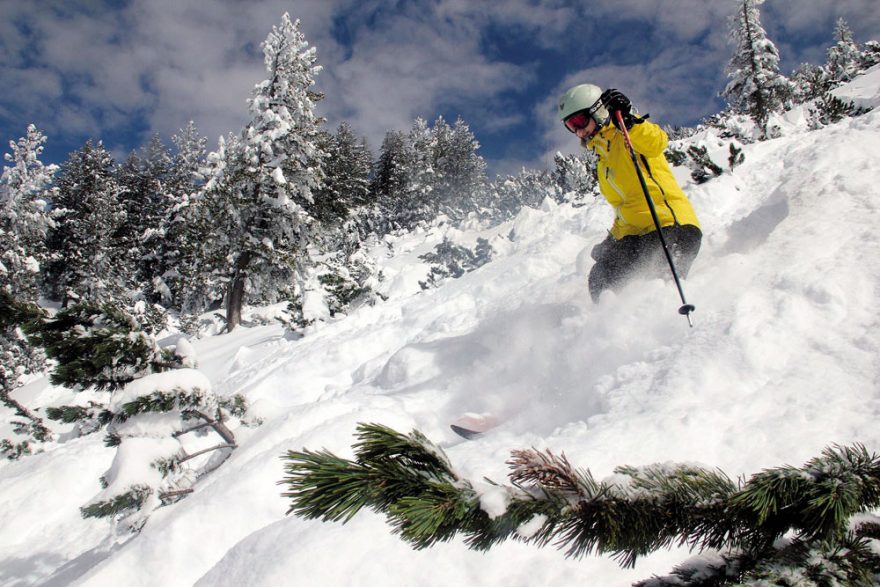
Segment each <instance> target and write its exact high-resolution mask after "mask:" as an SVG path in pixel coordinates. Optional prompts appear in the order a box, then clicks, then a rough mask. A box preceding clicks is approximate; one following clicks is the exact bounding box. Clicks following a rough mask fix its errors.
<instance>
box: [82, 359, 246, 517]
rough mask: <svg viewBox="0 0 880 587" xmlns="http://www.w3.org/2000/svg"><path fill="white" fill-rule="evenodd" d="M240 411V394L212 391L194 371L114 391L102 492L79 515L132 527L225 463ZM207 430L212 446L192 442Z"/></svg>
mask: <svg viewBox="0 0 880 587" xmlns="http://www.w3.org/2000/svg"><path fill="white" fill-rule="evenodd" d="M246 412H247V404H246V402H245V400H244V398H243V397H242V396H240V395H236V396H232V397H229V398H221V397H219V396H217V395H216V394H215V393H213V391H212V390H211V384H210V381H209V380H208V379H207V377H205V376H204V374H202V373H201V372H200V371H197V370H195V369H179V370H175V371H168V372H164V373H156V374H153V375H148V376H146V377H143V378H140V379H137V380H135V381H132V382H131V383H129V384H128V385H126V386H125V387H124V388H122V389H120V390H118V391H116V392H114V394H113V396H112V397H111V399H110V403H109V407H108V410H107V420H108V422H109V425H108V433H107V437H106V443H107V445H108V446H115V447H117V449H116V456H115V457H114V459H113V464H112V466H111V467H110V468H109V469H108V470H107V472H106V473H105V474H104V475H103V476H102V477H101V480H100V481H101V487H102V489H103V490H102V491H101V492H100V493H99V494H98V495H96V496H95V497H94V498H92V500H91V501H90V502H89V503H87V504H86V505H84V506H83V507H82V508H80V511H81V513H82V515H83V517H86V518H90V517H94V518H97V517H113V518H114V520H116V521H121V522H122V523H124V524H125V525H126V526H127V527H128V528H129V529H130V530H132V531H138V530H139V529H140V528H141V527H142V526H143V524H144V523H145V522H146V520H147V518H148V516H149V515H150V513H151V512H152V511H153V510H154V509H155V508H157V507H160V506H163V505H169V504H171V503H174V502H176V501H178V500H180V499H181V498H183V497H185V496H186V495H188V494H190V493H192V491H193V489H192V488H193V485H195V483H196V482H197V481H198V480H199V479H200V478H202V477H204V476H205V475H207V474H209V473H211V472H212V471H214V470H215V469H217V468H218V467H220V465H222V464H223V463H224V461H225V460H226V459H227V458H228V457H229V455H230V454H231V453H232V451H233V450H234V449H235V448H236V447H237V445H236V441H235V435H234V434H233V432H232V430H231V429H230V427H229V426H228V424H227V423H228V422H229V421H230V419H231V418H237V419H241V418H245V416H246ZM245 423H246V424H258V422H256V421H254V422H245ZM207 433H213V435H214V436H215V438H216V441H214V444H212V445H210V446H208V447H206V448H205V447H204V444H205V443H204V442H203V441H199V440H197V439H196V442H192V441H193V440H194V439H195V437H197V436H202V437H203V436H205V435H206V434H207Z"/></svg>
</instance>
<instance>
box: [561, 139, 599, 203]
mask: <svg viewBox="0 0 880 587" xmlns="http://www.w3.org/2000/svg"><path fill="white" fill-rule="evenodd" d="M553 163H554V169H553V181H554V182H555V183H556V185H558V186H559V189H560V191H561V195H562V197H563V198H568V197H569V196H566V194H571V196H570V199H573V200H583V199H584V198H585V197H586V196H587V195H592V196H597V195H599V193H598V191H597V190H598V186H599V184H598V178H597V177H596V155H595V153H593V151H585V152H584V154H582V155H563V154H562V153H559V152H557V153H556V155H555V156H554V157H553Z"/></svg>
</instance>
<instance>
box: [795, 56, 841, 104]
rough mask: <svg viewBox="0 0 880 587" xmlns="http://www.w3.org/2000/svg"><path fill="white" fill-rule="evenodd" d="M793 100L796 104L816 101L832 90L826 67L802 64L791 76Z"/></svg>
mask: <svg viewBox="0 0 880 587" xmlns="http://www.w3.org/2000/svg"><path fill="white" fill-rule="evenodd" d="M791 83H792V99H793V100H794V102H795V103H796V104H803V103H804V102H809V101H810V100H815V99H817V98H819V97H820V96H822V95H824V94H825V93H826V92H827V91H828V90H830V89H831V86H832V83H831V81H830V80H829V78H828V74H827V73H826V71H825V68H824V67H821V66H819V65H815V64H812V63H802V64H800V65H799V66H798V68H797V69H795V70H794V71H793V72H792V74H791Z"/></svg>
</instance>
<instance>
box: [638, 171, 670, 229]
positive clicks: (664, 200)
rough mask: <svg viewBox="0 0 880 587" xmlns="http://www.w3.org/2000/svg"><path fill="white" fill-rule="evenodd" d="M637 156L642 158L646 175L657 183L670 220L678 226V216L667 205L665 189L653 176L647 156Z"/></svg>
mask: <svg viewBox="0 0 880 587" xmlns="http://www.w3.org/2000/svg"><path fill="white" fill-rule="evenodd" d="M639 157H641V158H642V163H644V164H645V169H647V170H648V175H649V176H650V177H651V181H653V182H654V183H655V184H656V185H657V187H658V188H659V189H660V193H661V194H663V203H664V204H666V208H667V209H668V210H669V213H670V214H671V215H672V221H673V222H675V224H676V226H678V218H677V217H676V216H675V210H673V209H672V206H670V205H669V200H667V199H666V190H664V189H663V186H662V185H660V182H659V181H657V178H655V177H654V172H653V171H651V166H650V165H649V164H648V158H647V157H645V156H644V155H639Z"/></svg>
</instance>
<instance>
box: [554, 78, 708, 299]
mask: <svg viewBox="0 0 880 587" xmlns="http://www.w3.org/2000/svg"><path fill="white" fill-rule="evenodd" d="M614 112H620V113H621V115H622V117H623V122H624V124H625V125H626V128H627V130H628V132H629V135H630V139H631V142H632V147H633V149H634V150H635V153H636V155H637V157H638V160H639V165H640V166H641V169H642V174H643V175H644V178H645V183H646V184H647V188H648V192H649V193H650V195H651V199H652V200H653V201H654V205H655V208H656V211H657V216H658V219H659V221H660V226H661V227H662V230H663V236H664V238H665V240H666V244H667V246H668V247H669V250H670V253H671V254H672V258H673V259H674V261H675V267H676V269H677V270H678V272H679V274H680V275H681V276H682V277H686V276H687V274H688V270H689V269H690V267H691V264H692V263H693V261H694V259H695V258H696V256H697V253H698V252H699V250H700V241H701V240H702V237H703V233H702V232H701V231H700V224H699V221H698V220H697V215H696V213H695V212H694V209H693V207H692V206H691V203H690V201H689V200H688V199H687V196H686V195H685V194H684V192H683V191H682V189H681V187H680V186H679V185H678V182H677V181H676V180H675V177H674V176H673V175H672V171H671V170H670V168H669V163H668V162H667V161H666V157H665V156H664V155H663V151H664V150H665V149H666V145H667V143H668V140H669V139H668V137H667V136H666V133H665V132H663V129H661V128H660V127H659V126H658V125H656V124H653V123H651V122H648V121H647V118H648V117H647V116H644V117H641V116H639V115H638V114H636V113H634V112H633V108H632V103H631V102H630V100H629V98H627V97H626V96H624V95H623V94H622V93H621V92H619V91H618V90H615V89H608V90H605V91H604V92H603V91H602V89H601V88H599V87H598V86H595V85H593V84H581V85H578V86H575V87H573V88H571V89H570V90H568V91H567V92H565V93H564V94H563V95H562V97H561V98H560V100H559V117H560V119H561V120H562V122H563V123H564V124H565V127H566V128H567V129H568V130H569V131H571V132H573V133H574V134H576V135H577V137H578V138H579V139H580V141H581V145H582V146H583V147H584V148H587V149H591V150H592V151H594V152H595V153H596V155H597V156H598V175H599V189H600V191H601V192H602V195H603V196H605V199H606V200H608V203H609V204H611V206H612V207H613V208H614V214H615V217H614V224H613V225H612V226H611V230H610V231H609V235H608V237H607V238H606V239H605V240H604V241H602V242H601V243H599V244H598V245H596V246H595V247H593V250H592V251H591V256H592V257H593V259H594V260H595V261H596V264H595V265H593V268H592V269H591V270H590V276H589V279H588V283H589V288H590V296H591V297H592V298H593V302H598V301H599V296H600V294H601V293H602V292H603V291H604V290H606V289H612V290H613V289H616V288H618V287H620V286H622V285H623V283H624V282H625V281H626V280H627V278H629V277H630V276H632V275H633V274H636V273H640V274H645V275H649V276H655V275H656V276H659V275H662V274H663V273H662V272H663V271H664V265H665V263H664V258H663V251H662V248H661V244H660V239H658V238H657V234H656V230H657V228H656V225H655V223H654V220H653V218H652V217H651V211H650V208H649V207H648V202H647V199H646V195H645V192H644V191H643V189H642V186H641V184H640V182H639V179H638V175H637V174H636V170H635V167H634V166H633V160H632V158H631V156H630V153H629V151H628V150H627V146H626V142H625V137H624V135H623V132H621V130H620V129H619V128H617V127H618V125H619V123H618V121H617V119H616V116H614Z"/></svg>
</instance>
